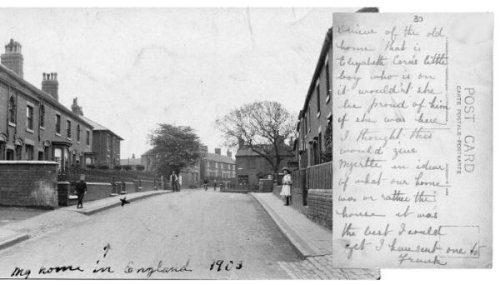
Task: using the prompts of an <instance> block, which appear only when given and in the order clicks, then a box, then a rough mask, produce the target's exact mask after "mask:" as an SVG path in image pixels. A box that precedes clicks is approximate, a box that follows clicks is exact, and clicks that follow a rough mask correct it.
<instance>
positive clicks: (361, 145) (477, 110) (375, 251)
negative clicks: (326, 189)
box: [332, 13, 492, 268]
mask: <svg viewBox="0 0 500 285" xmlns="http://www.w3.org/2000/svg"><path fill="white" fill-rule="evenodd" d="M332 36H333V42H332V48H333V56H334V59H333V61H334V66H333V83H334V85H333V88H334V89H333V93H334V98H335V100H334V103H333V114H334V116H333V123H334V132H333V133H334V134H335V135H334V143H333V145H334V161H333V164H334V166H333V167H334V177H333V185H334V187H333V188H334V189H333V199H334V202H333V207H334V209H333V235H334V256H335V257H336V258H335V259H334V266H336V267H357V268H362V267H367V268H368V267H438V268H440V267H491V227H492V224H491V209H492V201H491V196H492V176H491V175H492V173H491V166H492V161H491V149H492V143H491V118H492V112H491V99H492V93H491V92H492V89H491V86H492V66H491V62H492V15H490V14H421V15H413V14H342V13H339V14H334V24H333V28H332Z"/></svg>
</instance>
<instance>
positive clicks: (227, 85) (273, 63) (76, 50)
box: [0, 8, 338, 158]
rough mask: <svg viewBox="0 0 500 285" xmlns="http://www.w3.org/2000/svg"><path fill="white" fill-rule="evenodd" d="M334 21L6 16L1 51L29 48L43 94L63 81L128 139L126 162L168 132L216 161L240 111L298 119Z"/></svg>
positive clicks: (132, 14)
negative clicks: (189, 133) (162, 129)
mask: <svg viewBox="0 0 500 285" xmlns="http://www.w3.org/2000/svg"><path fill="white" fill-rule="evenodd" d="M336 11H338V10H336ZM332 12H333V10H332V9H291V8H286V9H213V8H212V9H0V19H2V20H3V21H2V24H1V26H0V44H3V45H4V44H6V43H7V42H8V41H9V39H11V38H13V39H15V40H16V41H19V42H20V43H21V44H22V46H23V55H24V78H25V79H26V80H28V81H29V82H31V83H32V84H34V85H35V86H38V87H40V85H41V80H42V73H43V72H57V73H58V79H59V100H60V101H61V102H62V103H63V104H64V105H65V106H67V107H68V108H69V107H70V105H71V103H72V99H73V98H74V97H78V101H79V103H80V105H81V106H82V107H83V112H84V114H85V116H86V117H89V118H90V119H92V120H94V121H96V122H98V123H100V124H102V125H104V126H106V127H107V128H109V129H111V130H112V131H114V132H115V133H117V134H118V135H120V136H121V137H123V138H124V141H123V142H122V149H121V157H122V158H127V157H129V156H131V155H132V153H135V154H136V156H138V155H140V154H142V153H144V152H145V151H146V150H148V149H149V147H150V146H149V145H148V139H147V136H148V134H149V133H150V132H151V130H153V129H154V128H155V127H156V126H157V124H158V123H161V122H164V123H170V124H175V125H189V126H191V127H192V128H194V129H195V130H196V132H197V133H198V135H199V136H200V138H201V140H202V142H203V143H204V144H207V145H208V147H209V150H210V152H213V148H215V147H221V146H222V147H223V144H224V141H223V139H222V137H221V134H220V133H218V132H217V130H215V128H214V121H215V119H216V117H217V116H218V115H219V116H221V115H224V114H225V113H227V112H229V111H230V110H231V109H233V108H236V107H238V106H240V105H242V104H244V103H249V102H253V101H256V100H275V101H279V102H282V103H283V104H284V105H285V106H286V107H287V108H288V110H289V111H291V112H295V113H298V111H299V110H300V108H301V107H302V105H303V103H304V99H305V96H306V92H307V89H308V86H309V83H310V80H311V78H312V75H313V72H314V68H315V65H316V62H317V60H318V57H319V52H320V50H321V46H322V43H323V40H324V37H325V34H326V32H327V30H328V28H329V27H330V26H331V24H332ZM3 45H2V53H3V52H4V49H3ZM223 149H224V151H225V147H223Z"/></svg>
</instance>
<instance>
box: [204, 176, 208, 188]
mask: <svg viewBox="0 0 500 285" xmlns="http://www.w3.org/2000/svg"><path fill="white" fill-rule="evenodd" d="M203 187H205V191H207V189H208V179H206V178H205V179H203Z"/></svg>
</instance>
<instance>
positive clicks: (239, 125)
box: [216, 101, 295, 173]
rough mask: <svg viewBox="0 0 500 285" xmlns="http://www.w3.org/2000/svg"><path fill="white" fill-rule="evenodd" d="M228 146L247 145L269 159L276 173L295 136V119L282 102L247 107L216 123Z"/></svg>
mask: <svg viewBox="0 0 500 285" xmlns="http://www.w3.org/2000/svg"><path fill="white" fill-rule="evenodd" d="M216 125H217V128H218V129H219V130H220V131H221V132H222V133H223V134H224V138H225V139H226V144H227V145H228V146H233V147H234V146H236V145H239V144H244V145H245V146H246V147H249V148H250V149H251V150H252V151H254V152H255V153H257V154H258V155H259V156H261V157H263V158H265V159H266V161H267V162H269V164H270V165H271V167H272V169H273V171H274V172H275V173H277V172H278V171H279V167H280V163H281V162H282V161H283V159H284V157H283V153H284V152H288V151H289V150H288V149H287V148H285V146H284V141H285V139H287V138H289V137H291V136H292V135H293V133H294V126H295V120H294V116H292V114H290V112H288V111H287V110H286V108H285V107H284V106H283V105H281V104H280V103H278V102H271V101H261V102H254V103H250V104H246V105H243V106H241V107H240V108H237V109H235V110H233V111H231V112H230V113H229V114H226V115H225V116H223V117H221V118H218V119H217V120H216Z"/></svg>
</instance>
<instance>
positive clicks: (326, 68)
mask: <svg viewBox="0 0 500 285" xmlns="http://www.w3.org/2000/svg"><path fill="white" fill-rule="evenodd" d="M325 72H326V101H327V102H328V100H330V96H331V95H332V88H331V87H330V66H329V64H328V62H326V67H325Z"/></svg>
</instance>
